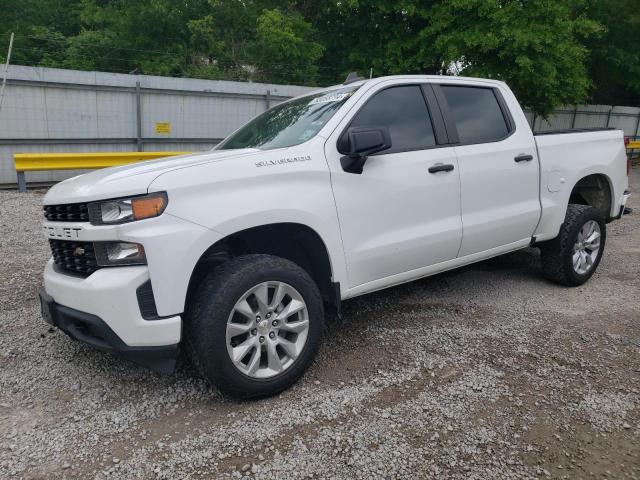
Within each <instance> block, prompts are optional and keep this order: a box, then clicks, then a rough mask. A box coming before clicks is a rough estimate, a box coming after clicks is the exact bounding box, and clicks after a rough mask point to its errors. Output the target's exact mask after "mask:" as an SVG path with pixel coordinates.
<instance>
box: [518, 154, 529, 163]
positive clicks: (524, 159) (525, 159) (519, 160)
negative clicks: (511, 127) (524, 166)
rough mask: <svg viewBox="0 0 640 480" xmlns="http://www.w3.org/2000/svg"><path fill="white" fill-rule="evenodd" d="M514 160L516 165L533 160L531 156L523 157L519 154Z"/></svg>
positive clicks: (523, 155)
mask: <svg viewBox="0 0 640 480" xmlns="http://www.w3.org/2000/svg"><path fill="white" fill-rule="evenodd" d="M514 160H515V161H516V163H520V162H530V161H531V160H533V155H525V154H524V153H521V154H520V155H518V156H517V157H516V158H514Z"/></svg>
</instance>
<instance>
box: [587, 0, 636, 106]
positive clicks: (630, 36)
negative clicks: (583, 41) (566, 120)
mask: <svg viewBox="0 0 640 480" xmlns="http://www.w3.org/2000/svg"><path fill="white" fill-rule="evenodd" d="M638 6H639V5H638V1H637V0H607V1H602V0H591V5H590V9H589V16H590V17H591V18H593V19H594V20H596V21H598V22H599V23H601V24H602V25H603V27H604V31H603V33H602V35H599V36H598V37H592V38H591V39H590V40H589V42H587V47H588V48H589V50H590V55H589V72H590V74H591V78H592V79H593V83H594V89H593V94H592V100H593V101H594V102H595V103H603V104H612V105H639V106H640V47H639V45H638V41H639V39H640V10H639V9H638Z"/></svg>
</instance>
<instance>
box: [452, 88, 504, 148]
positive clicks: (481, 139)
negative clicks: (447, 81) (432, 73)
mask: <svg viewBox="0 0 640 480" xmlns="http://www.w3.org/2000/svg"><path fill="white" fill-rule="evenodd" d="M442 92H443V93H444V96H445V98H446V99H447V103H448V104H449V111H450V112H451V116H452V117H453V121H454V122H455V124H456V128H457V130H458V137H459V139H460V143H486V142H495V141H498V140H502V139H503V138H504V137H506V136H507V134H508V133H509V129H508V127H507V122H506V121H505V119H504V115H503V114H502V110H501V109H500V104H499V103H498V99H497V98H496V95H495V93H493V90H492V89H491V88H479V87H457V86H452V85H442Z"/></svg>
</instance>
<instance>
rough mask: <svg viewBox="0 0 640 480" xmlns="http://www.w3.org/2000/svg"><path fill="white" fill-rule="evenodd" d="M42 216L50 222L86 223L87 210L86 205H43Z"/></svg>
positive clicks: (87, 218)
mask: <svg viewBox="0 0 640 480" xmlns="http://www.w3.org/2000/svg"><path fill="white" fill-rule="evenodd" d="M43 210H44V216H45V218H46V219H47V220H49V221H50V222H88V221H89V209H88V204H86V203H68V204H66V205H45V206H44V207H43Z"/></svg>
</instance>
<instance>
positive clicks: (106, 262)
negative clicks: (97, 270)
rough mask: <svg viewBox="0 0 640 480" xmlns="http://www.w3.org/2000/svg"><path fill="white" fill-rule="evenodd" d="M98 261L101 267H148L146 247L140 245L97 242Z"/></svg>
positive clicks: (95, 244)
mask: <svg viewBox="0 0 640 480" xmlns="http://www.w3.org/2000/svg"><path fill="white" fill-rule="evenodd" d="M93 248H94V250H95V252H96V261H97V262H98V265H100V266H101V267H115V266H118V265H146V264H147V257H146V255H145V253H144V247H143V246H142V245H140V244H139V243H129V242H95V243H94V247H93Z"/></svg>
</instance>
